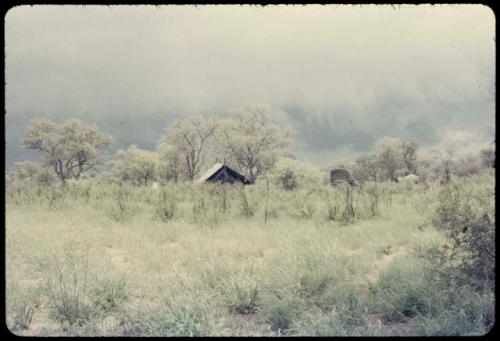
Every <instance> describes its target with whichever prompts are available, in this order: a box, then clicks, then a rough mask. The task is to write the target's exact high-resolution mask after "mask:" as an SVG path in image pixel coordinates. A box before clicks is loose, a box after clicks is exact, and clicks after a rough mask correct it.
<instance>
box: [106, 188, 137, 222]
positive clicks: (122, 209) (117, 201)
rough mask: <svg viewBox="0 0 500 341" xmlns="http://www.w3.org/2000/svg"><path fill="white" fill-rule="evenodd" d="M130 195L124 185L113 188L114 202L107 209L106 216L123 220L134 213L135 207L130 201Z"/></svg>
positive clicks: (129, 217)
mask: <svg viewBox="0 0 500 341" xmlns="http://www.w3.org/2000/svg"><path fill="white" fill-rule="evenodd" d="M130 195H131V193H130V190H129V189H128V188H126V187H124V186H118V187H115V188H114V190H113V199H114V204H113V206H111V208H110V210H109V211H108V216H109V217H110V218H111V219H113V220H115V221H119V222H125V221H127V220H129V219H131V218H132V217H133V216H134V215H135V213H136V209H135V207H133V206H132V204H131V202H130Z"/></svg>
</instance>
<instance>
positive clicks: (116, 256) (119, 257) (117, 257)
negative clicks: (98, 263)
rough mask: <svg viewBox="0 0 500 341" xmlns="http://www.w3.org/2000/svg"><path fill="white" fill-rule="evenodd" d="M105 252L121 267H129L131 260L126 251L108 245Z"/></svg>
mask: <svg viewBox="0 0 500 341" xmlns="http://www.w3.org/2000/svg"><path fill="white" fill-rule="evenodd" d="M104 252H105V253H106V254H107V255H108V257H109V259H110V260H111V262H112V263H113V264H114V265H115V266H116V267H117V268H119V269H121V270H126V269H127V268H128V267H129V262H128V259H127V255H126V253H125V251H123V250H121V249H115V248H111V247H107V248H105V249H104Z"/></svg>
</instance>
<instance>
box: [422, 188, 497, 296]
mask: <svg viewBox="0 0 500 341" xmlns="http://www.w3.org/2000/svg"><path fill="white" fill-rule="evenodd" d="M478 180H480V179H478ZM494 193H495V190H494V188H493V187H490V186H484V185H483V184H481V183H477V182H476V183H472V184H470V183H469V184H467V185H466V184H465V183H464V182H463V180H460V179H457V178H453V179H452V181H451V182H450V183H449V184H448V185H446V186H444V187H443V189H442V190H441V192H440V193H439V205H438V208H437V210H436V212H435V214H434V217H433V223H434V225H435V226H436V227H437V228H438V229H440V230H441V231H443V232H444V233H445V235H446V237H447V242H446V244H444V245H442V246H441V247H440V248H439V249H436V250H434V251H433V253H432V254H431V255H430V256H431V257H432V258H434V259H436V260H437V261H438V262H439V265H440V266H441V267H442V268H443V272H447V273H449V274H450V276H453V277H455V278H456V279H457V280H459V279H460V278H462V279H463V277H464V276H466V279H465V280H466V281H467V282H468V283H469V284H472V282H474V285H476V286H482V285H483V283H484V282H485V281H489V282H491V283H493V282H494V280H495V208H494V204H495V198H494Z"/></svg>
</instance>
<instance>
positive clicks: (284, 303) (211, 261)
mask: <svg viewBox="0 0 500 341" xmlns="http://www.w3.org/2000/svg"><path fill="white" fill-rule="evenodd" d="M467 181H469V182H470V183H471V184H470V187H474V188H476V187H481V186H482V187H484V186H489V187H491V186H494V180H493V178H491V177H486V178H485V177H483V178H478V179H475V180H465V181H464V183H465V184H464V186H467ZM492 183H493V185H492ZM441 190H442V189H441V188H440V186H436V187H431V188H425V187H424V186H423V185H416V186H406V185H402V184H384V185H379V187H378V188H375V192H373V189H370V188H368V187H366V186H365V187H363V188H361V189H356V190H355V192H354V198H353V206H354V211H355V212H354V213H355V215H354V217H349V216H348V215H347V214H346V211H345V210H346V209H345V207H346V204H345V201H346V198H345V193H344V190H343V189H342V188H340V189H337V190H334V189H331V188H326V187H325V188H309V189H300V190H296V191H292V192H288V191H282V190H277V189H275V188H271V191H270V192H268V191H267V189H266V186H265V185H264V184H256V185H253V186H248V187H246V188H244V189H243V188H240V187H235V186H233V187H228V186H203V187H201V186H195V185H189V184H179V185H172V186H167V187H166V188H163V189H160V190H153V189H151V188H129V187H117V186H115V187H112V186H98V185H90V184H88V185H85V184H70V186H68V187H67V188H65V189H57V188H54V189H45V190H38V189H34V188H33V189H30V190H24V191H18V192H15V193H14V194H11V195H9V196H8V197H7V203H6V205H7V206H6V293H7V296H6V297H7V325H8V327H9V329H10V330H11V331H12V332H14V333H15V334H17V335H152V336H153V335H154V336H166V335H270V336H271V335H317V336H319V335H335V336H339V335H469V334H484V333H486V332H488V330H489V328H491V326H492V324H493V323H494V295H493V291H483V292H481V293H477V292H475V291H473V290H469V289H468V288H467V287H466V286H459V285H457V286H456V287H453V286H450V285H449V283H446V282H444V281H442V280H440V277H439V276H437V275H436V274H437V271H436V270H435V269H434V268H433V266H432V265H431V264H429V262H428V261H426V259H425V257H422V255H425V254H426V253H427V251H428V250H430V249H432V248H436V247H437V246H439V245H441V244H442V243H444V242H445V236H444V234H443V233H442V232H440V231H438V230H437V229H435V228H434V227H433V225H432V222H431V219H430V218H431V217H432V215H433V214H434V213H435V211H436V208H437V206H438V205H439V193H440V191H441ZM370 193H371V194H370Z"/></svg>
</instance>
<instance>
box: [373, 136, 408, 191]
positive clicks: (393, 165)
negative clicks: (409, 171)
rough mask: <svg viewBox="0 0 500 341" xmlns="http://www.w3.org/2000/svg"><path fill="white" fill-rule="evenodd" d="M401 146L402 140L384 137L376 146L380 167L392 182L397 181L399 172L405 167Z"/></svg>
mask: <svg viewBox="0 0 500 341" xmlns="http://www.w3.org/2000/svg"><path fill="white" fill-rule="evenodd" d="M401 144H402V142H401V139H399V138H395V137H382V138H380V139H379V140H377V142H376V144H375V148H376V150H377V160H378V162H379V165H380V167H381V169H383V172H384V175H385V178H386V179H388V180H391V181H397V171H398V170H400V169H401V168H403V167H404V162H403V159H402V157H401Z"/></svg>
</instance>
